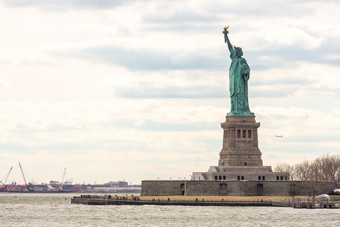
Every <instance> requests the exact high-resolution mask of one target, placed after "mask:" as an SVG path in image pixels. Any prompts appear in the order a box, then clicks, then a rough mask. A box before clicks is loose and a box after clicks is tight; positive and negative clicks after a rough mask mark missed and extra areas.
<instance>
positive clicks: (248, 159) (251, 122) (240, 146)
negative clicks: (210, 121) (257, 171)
mask: <svg viewBox="0 0 340 227" xmlns="http://www.w3.org/2000/svg"><path fill="white" fill-rule="evenodd" d="M221 127H222V128H223V130H224V132H223V147H222V150H221V152H220V160H219V162H218V166H263V164H262V158H261V155H262V153H261V151H260V149H259V147H258V136H257V129H258V128H259V127H260V123H258V122H256V121H255V116H226V121H225V122H224V123H222V124H221Z"/></svg>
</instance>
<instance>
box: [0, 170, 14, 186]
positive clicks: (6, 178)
mask: <svg viewBox="0 0 340 227" xmlns="http://www.w3.org/2000/svg"><path fill="white" fill-rule="evenodd" d="M12 169H13V166H12V167H11V169H10V170H9V171H8V173H7V175H6V177H4V178H3V179H5V180H3V179H2V180H1V181H0V182H1V184H3V185H6V182H7V180H8V177H9V175H10V174H11V172H12Z"/></svg>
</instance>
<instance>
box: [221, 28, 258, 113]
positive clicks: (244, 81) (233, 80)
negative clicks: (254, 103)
mask: <svg viewBox="0 0 340 227" xmlns="http://www.w3.org/2000/svg"><path fill="white" fill-rule="evenodd" d="M228 27H229V26H228ZM228 27H224V31H223V34H224V42H225V43H228V48H229V51H230V58H231V65H230V68H229V91H230V99H231V111H230V113H227V116H254V113H252V112H250V110H249V104H248V80H249V74H250V68H249V66H248V64H247V61H246V59H244V58H243V57H242V55H243V52H242V49H241V48H240V47H235V46H232V45H231V43H230V41H229V38H228V33H229V32H228Z"/></svg>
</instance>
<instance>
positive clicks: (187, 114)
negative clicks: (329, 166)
mask: <svg viewBox="0 0 340 227" xmlns="http://www.w3.org/2000/svg"><path fill="white" fill-rule="evenodd" d="M3 2H4V1H3ZM5 3H6V4H2V5H1V6H0V7H1V8H0V9H1V12H2V13H1V15H0V26H1V27H2V36H1V39H2V42H0V66H1V75H0V109H1V111H0V124H1V128H0V138H1V141H0V173H6V172H7V171H8V169H9V168H10V166H11V165H17V164H16V163H17V162H18V161H21V162H22V165H23V167H24V169H25V172H26V173H27V175H29V177H30V178H34V179H35V181H37V182H42V181H44V182H48V181H49V180H52V179H53V180H60V178H61V176H62V171H63V168H65V167H66V168H67V177H70V178H74V181H75V182H79V183H83V182H84V181H85V182H90V183H94V181H96V182H104V181H109V180H122V179H126V180H127V181H132V182H135V183H138V182H139V181H140V180H142V179H156V178H157V177H160V178H163V179H168V178H169V177H172V178H174V177H175V178H177V177H181V178H182V177H184V176H186V177H188V176H189V174H191V172H192V171H205V170H207V169H208V167H209V166H210V165H216V164H217V160H218V153H219V151H220V149H221V143H222V141H221V140H222V129H221V128H220V123H221V122H223V121H224V120H225V119H224V116H225V114H226V112H228V111H229V99H228V98H227V97H228V88H227V86H228V78H227V77H228V67H229V64H230V59H229V53H228V50H227V47H226V46H225V44H224V43H223V36H222V31H221V30H222V27H223V26H225V25H231V26H230V39H231V41H232V43H233V44H235V45H237V46H241V47H242V48H243V50H244V56H245V58H246V59H247V61H248V63H249V65H250V68H251V77H250V81H249V97H250V100H249V102H250V108H251V110H252V111H253V112H255V114H256V116H257V120H258V121H260V122H261V127H260V129H259V130H260V131H259V132H260V138H259V139H260V141H259V143H260V148H261V151H262V152H263V159H264V163H265V164H271V165H275V163H277V162H282V160H286V161H287V162H299V161H302V160H303V159H304V158H307V159H313V158H315V157H318V156H320V155H322V154H326V153H332V152H333V153H338V154H339V152H340V151H339V149H340V144H339V142H338V141H340V140H339V138H340V135H339V132H338V125H340V122H339V120H338V119H339V115H340V114H339V113H340V111H339V108H338V106H339V104H340V103H339V100H340V92H339V91H340V87H339V84H340V79H339V78H340V77H339V71H340V68H339V65H338V58H339V50H340V46H339V44H338V39H339V36H340V30H339V26H338V21H339V14H338V13H337V12H338V11H339V4H338V3H337V2H335V1H327V2H322V1H299V3H297V2H296V1H277V2H270V3H269V2H268V1H255V2H252V3H250V4H243V3H242V2H241V3H240V1H228V2H226V1H218V2H216V1H187V2H186V3H183V2H182V1H143V2H141V1H131V2H128V3H126V4H119V5H116V4H115V3H113V1H68V2H67V3H65V4H64V5H62V6H60V5H58V4H57V3H58V2H57V1H5ZM212 3H214V4H212ZM264 5H265V6H266V7H264ZM141 8H142V9H143V10H140V9H141ZM37 9H39V10H37ZM276 134H282V135H283V136H284V137H283V139H282V140H278V139H277V138H276V137H274V135H276ZM84 173H86V174H84ZM3 175H4V174H3ZM11 180H14V181H18V182H21V181H22V180H21V176H20V173H19V171H18V169H16V171H13V176H11Z"/></svg>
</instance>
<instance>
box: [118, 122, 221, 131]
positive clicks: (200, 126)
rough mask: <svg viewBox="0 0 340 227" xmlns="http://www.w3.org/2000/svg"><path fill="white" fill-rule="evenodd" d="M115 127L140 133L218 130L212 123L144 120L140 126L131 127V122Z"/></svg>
mask: <svg viewBox="0 0 340 227" xmlns="http://www.w3.org/2000/svg"><path fill="white" fill-rule="evenodd" d="M115 126H120V127H124V128H125V127H126V128H135V129H138V130H142V131H200V130H219V125H218V124H216V123H215V122H213V123H204V122H202V123H171V124H170V123H160V122H156V121H152V120H146V121H144V122H143V123H142V124H140V125H133V124H132V123H131V121H120V122H117V123H116V124H115Z"/></svg>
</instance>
